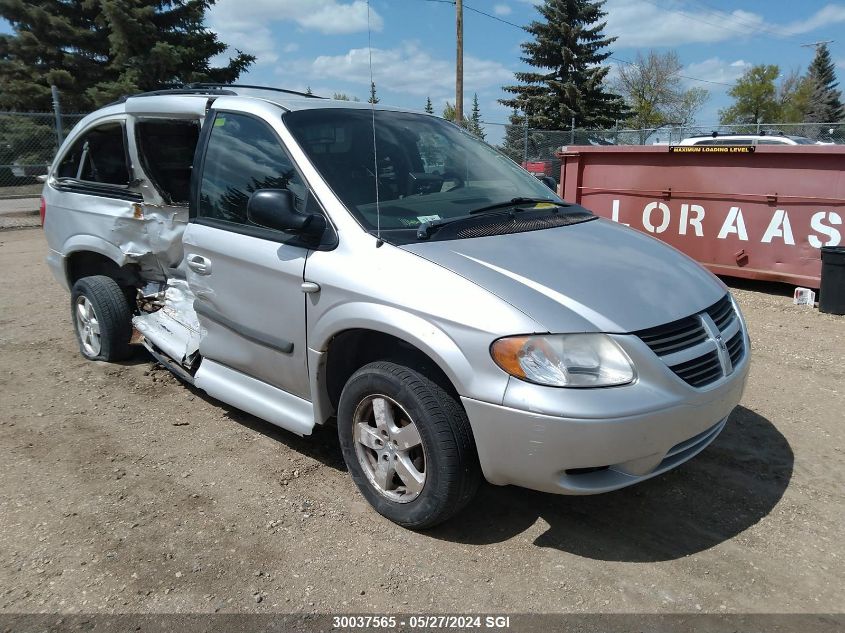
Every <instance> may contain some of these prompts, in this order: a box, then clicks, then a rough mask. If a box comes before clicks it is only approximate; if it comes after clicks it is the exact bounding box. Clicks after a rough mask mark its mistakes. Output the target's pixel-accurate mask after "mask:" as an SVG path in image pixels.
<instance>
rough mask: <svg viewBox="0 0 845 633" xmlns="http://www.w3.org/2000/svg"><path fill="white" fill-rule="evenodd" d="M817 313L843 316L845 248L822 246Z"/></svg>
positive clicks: (844, 308)
mask: <svg viewBox="0 0 845 633" xmlns="http://www.w3.org/2000/svg"><path fill="white" fill-rule="evenodd" d="M819 312H827V313H828V314H845V246H822V281H821V287H820V288H819Z"/></svg>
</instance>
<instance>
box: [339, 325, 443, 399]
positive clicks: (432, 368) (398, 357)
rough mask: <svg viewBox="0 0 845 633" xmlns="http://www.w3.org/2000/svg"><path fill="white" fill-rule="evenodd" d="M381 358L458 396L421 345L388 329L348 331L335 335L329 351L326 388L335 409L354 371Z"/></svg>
mask: <svg viewBox="0 0 845 633" xmlns="http://www.w3.org/2000/svg"><path fill="white" fill-rule="evenodd" d="M377 360H389V361H393V362H395V363H401V364H402V365H405V366H406V367H410V368H411V369H414V370H415V371H418V372H420V373H421V374H423V375H424V376H426V377H427V378H429V379H430V380H432V381H434V382H435V383H437V384H438V385H440V386H441V387H442V388H443V389H445V390H446V391H447V392H448V393H450V394H451V395H453V396H455V398H457V397H458V392H457V390H456V389H455V386H454V385H453V384H452V381H451V380H449V377H448V376H446V374H445V373H444V372H443V370H442V369H440V367H439V366H438V364H437V363H436V362H434V361H433V360H432V359H431V357H429V356H428V355H427V354H426V353H425V352H423V351H422V350H420V349H419V348H418V347H416V346H414V345H412V344H411V343H408V342H407V341H403V340H402V339H400V338H398V337H396V336H392V335H390V334H385V333H384V332H377V331H375V330H346V331H345V332H341V333H340V334H337V335H335V336H334V337H333V338H332V340H331V341H330V342H329V346H328V349H327V351H326V391H327V393H328V396H329V401H330V402H331V404H332V407H334V409H335V410H337V406H338V402H340V393H341V391H343V386H344V385H345V384H346V382H347V381H348V380H349V378H350V377H351V376H352V374H354V373H355V372H356V371H357V370H358V369H360V368H361V367H363V366H364V365H366V364H367V363H372V362H374V361H377Z"/></svg>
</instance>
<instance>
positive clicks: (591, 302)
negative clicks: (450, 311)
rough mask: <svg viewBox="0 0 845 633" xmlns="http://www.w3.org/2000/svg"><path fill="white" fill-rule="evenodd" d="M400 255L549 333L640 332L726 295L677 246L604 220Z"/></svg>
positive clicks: (422, 245)
mask: <svg viewBox="0 0 845 633" xmlns="http://www.w3.org/2000/svg"><path fill="white" fill-rule="evenodd" d="M401 248H403V249H405V250H408V251H410V252H412V253H415V254H417V255H419V256H421V257H424V258H425V259H427V260H429V261H431V262H434V263H435V264H439V265H440V266H443V267H444V268H447V269H449V270H451V271H452V272H454V273H456V274H458V275H461V276H462V277H465V278H467V279H469V280H470V281H473V282H474V283H476V284H478V285H479V286H481V287H483V288H485V289H486V290H488V291H489V292H491V293H493V294H494V295H497V296H498V297H499V298H501V299H503V300H504V301H507V302H508V303H510V304H511V305H513V306H514V307H516V308H518V309H519V310H521V311H522V312H524V313H525V314H527V315H528V316H530V317H531V318H533V319H534V320H535V321H537V322H538V323H541V324H543V326H544V327H546V328H547V329H548V331H550V332H561V333H563V332H612V333H623V332H633V331H636V330H642V329H645V328H649V327H654V326H656V325H662V324H664V323H668V322H670V321H674V320H676V319H680V318H682V317H686V316H689V315H691V314H694V313H695V312H699V311H701V310H703V309H704V308H707V307H709V306H710V305H712V304H714V303H715V302H716V301H718V300H719V299H721V298H722V297H723V296H724V295H725V293H726V292H727V289H726V288H725V286H724V284H722V282H721V281H719V280H718V279H717V278H716V277H715V276H714V275H712V274H711V273H710V272H708V271H707V270H705V269H704V268H702V267H701V266H699V265H698V264H697V263H696V262H694V261H693V260H691V259H690V258H689V257H687V256H686V255H684V254H682V253H681V252H679V251H677V250H675V249H674V248H672V247H671V246H668V245H667V244H664V243H663V242H660V241H659V240H657V239H654V238H652V237H649V236H648V235H645V234H643V233H639V232H637V231H634V230H633V229H629V228H627V227H624V226H620V225H619V224H616V223H615V222H611V221H609V220H604V219H597V220H591V221H589V222H583V223H581V224H573V225H570V226H563V227H558V228H553V229H545V230H540V231H529V232H525V233H515V234H509V235H496V236H491V237H478V238H473V239H462V240H447V241H442V242H437V241H434V242H417V243H413V244H407V245H404V246H402V247H401Z"/></svg>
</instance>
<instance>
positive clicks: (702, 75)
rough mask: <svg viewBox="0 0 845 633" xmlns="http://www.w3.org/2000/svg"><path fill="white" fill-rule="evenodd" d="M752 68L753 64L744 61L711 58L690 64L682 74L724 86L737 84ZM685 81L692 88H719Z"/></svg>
mask: <svg viewBox="0 0 845 633" xmlns="http://www.w3.org/2000/svg"><path fill="white" fill-rule="evenodd" d="M751 66H752V64H751V63H750V62H747V61H745V60H743V59H737V60H735V61H727V60H724V59H721V58H719V57H711V58H709V59H705V60H704V61H702V62H696V63H694V64H689V65H688V66H686V67H684V69H683V70H682V71H681V73H680V74H682V75H686V76H688V77H695V78H697V79H704V80H706V81H715V82H718V83H723V84H732V83H734V82H736V80H737V79H739V78H740V77H742V75H743V74H744V73H745V71H747V70H748V69H749V68H751ZM685 81H686V82H687V83H689V85H690V86H694V87H699V88H702V87H703V88H707V89H708V90H711V91H712V90H717V89H718V88H719V86H713V85H709V86H708V85H702V84H701V82H698V81H689V80H685ZM724 88H725V89H727V86H725V87H724Z"/></svg>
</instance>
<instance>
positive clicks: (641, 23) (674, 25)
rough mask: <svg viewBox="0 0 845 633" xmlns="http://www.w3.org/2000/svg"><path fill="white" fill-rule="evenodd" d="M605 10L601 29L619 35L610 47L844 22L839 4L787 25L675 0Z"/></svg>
mask: <svg viewBox="0 0 845 633" xmlns="http://www.w3.org/2000/svg"><path fill="white" fill-rule="evenodd" d="M796 6H798V5H796ZM605 10H606V11H607V14H608V15H607V18H606V19H607V29H605V32H606V33H607V34H608V35H614V36H617V37H618V38H619V39H618V40H617V43H616V46H617V47H620V48H637V47H641V46H677V45H679V44H691V43H715V42H724V41H728V40H732V39H734V40H735V39H745V38H750V37H754V36H759V35H764V36H766V37H778V36H780V37H787V36H790V35H799V34H804V33H809V32H810V31H813V30H815V29H817V28H819V27H821V26H826V25H830V24H836V23H840V22H845V6H843V5H835V4H829V5H827V6H825V7H823V8H822V9H819V10H818V11H816V12H815V13H814V14H812V15H811V16H809V17H807V18H806V19H803V20H797V21H794V22H791V23H788V24H775V23H772V22H767V21H766V19H765V18H764V17H763V16H762V15H760V14H757V13H752V12H750V11H743V10H741V9H736V10H734V11H730V12H728V11H718V10H706V11H700V10H697V9H695V8H693V7H691V6H690V5H687V4H682V3H680V2H674V3H673V2H669V3H667V4H666V6H665V7H661V6H659V5H657V4H656V3H653V2H649V1H648V0H608V2H607V4H606V5H605Z"/></svg>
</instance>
